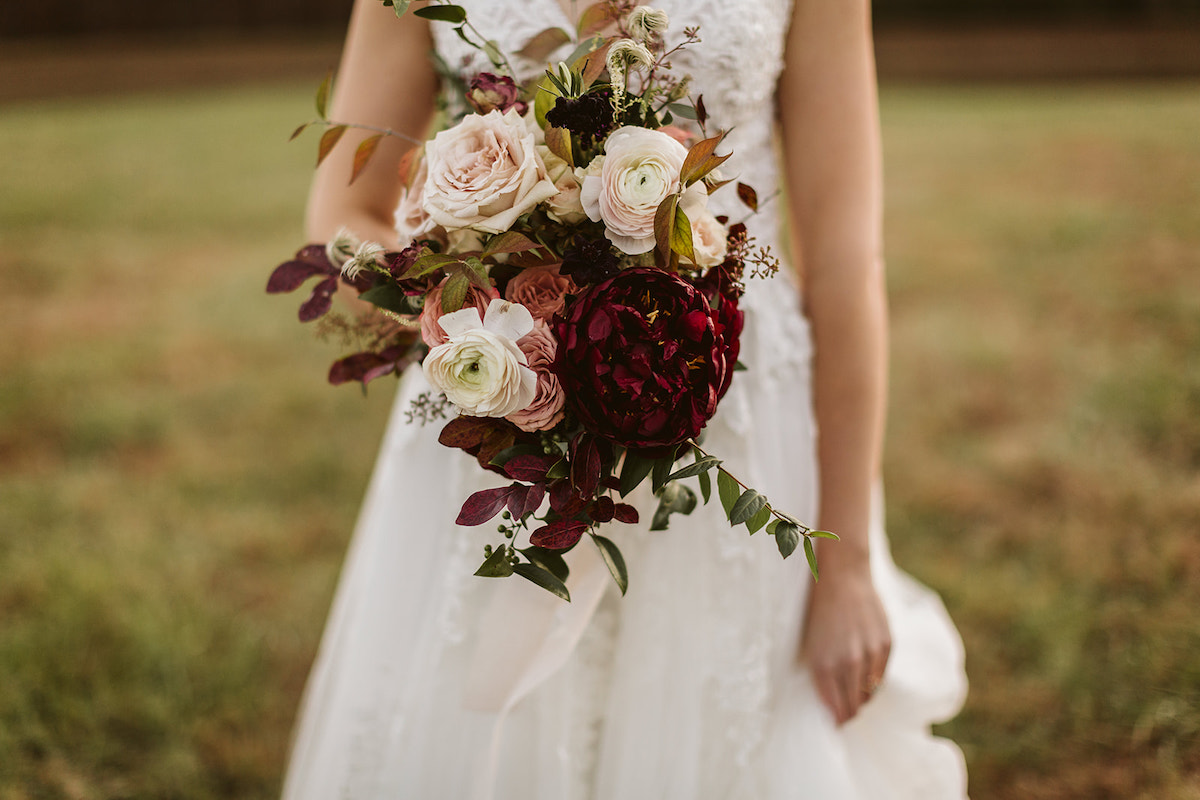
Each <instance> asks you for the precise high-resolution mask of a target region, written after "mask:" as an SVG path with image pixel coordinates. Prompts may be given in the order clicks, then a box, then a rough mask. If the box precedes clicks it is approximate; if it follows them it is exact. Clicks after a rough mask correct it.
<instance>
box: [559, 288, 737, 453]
mask: <svg viewBox="0 0 1200 800" xmlns="http://www.w3.org/2000/svg"><path fill="white" fill-rule="evenodd" d="M717 297H718V298H719V299H718V300H717V303H716V306H715V308H714V307H710V304H709V298H708V297H707V296H706V294H705V293H704V292H701V291H699V290H697V289H696V288H695V287H693V286H692V285H691V284H690V283H688V282H687V281H685V280H684V279H683V278H681V277H679V276H678V275H676V274H674V273H669V272H664V271H662V270H659V269H654V268H649V267H640V268H634V269H627V270H624V271H622V272H621V273H619V274H618V275H617V276H616V277H614V278H610V279H609V280H606V281H604V282H603V283H600V284H597V285H596V286H593V287H591V288H589V289H586V290H584V291H583V292H582V293H581V294H580V295H578V296H577V297H576V298H575V299H574V300H573V301H572V302H571V304H570V305H569V306H568V307H567V309H566V311H565V312H564V316H562V317H559V318H558V319H557V320H556V326H555V328H556V330H555V332H556V334H557V336H558V340H559V347H558V354H557V358H556V359H555V365H554V366H555V371H557V372H558V375H559V379H560V381H561V382H562V385H563V390H564V391H565V392H566V395H567V402H568V404H569V406H570V408H571V410H572V411H574V412H575V414H576V416H577V417H578V418H579V421H580V422H581V423H582V424H583V426H584V428H586V429H587V430H589V431H592V432H593V433H596V434H598V435H600V436H603V437H605V438H606V439H609V440H611V441H613V442H616V443H617V444H620V445H624V446H626V447H631V448H638V449H647V448H661V447H667V446H671V445H675V444H678V443H679V442H682V441H684V440H686V439H690V438H692V437H694V436H696V435H697V434H699V433H700V431H701V429H703V427H704V424H705V423H706V422H708V420H709V419H710V418H711V417H712V415H713V413H714V412H715V411H716V410H717V401H718V400H720V398H721V396H722V395H723V394H724V392H725V390H726V389H728V388H729V381H730V379H731V376H732V373H733V366H734V363H735V362H736V360H737V349H738V344H737V337H738V335H739V334H740V333H741V321H742V320H741V312H740V311H738V310H737V301H736V299H735V298H732V297H725V296H721V295H718V296H717Z"/></svg>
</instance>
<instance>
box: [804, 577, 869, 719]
mask: <svg viewBox="0 0 1200 800" xmlns="http://www.w3.org/2000/svg"><path fill="white" fill-rule="evenodd" d="M831 566H832V565H831ZM891 647H892V638H891V633H890V632H889V630H888V622H887V617H886V616H885V615H884V611H883V604H882V603H881V602H880V600H879V594H878V593H877V592H876V591H875V586H874V584H873V583H872V582H871V572H870V568H869V567H868V566H866V565H865V564H863V565H861V566H859V565H856V566H845V565H840V564H839V565H837V569H831V570H828V571H827V570H822V571H821V579H820V580H819V581H817V582H816V583H815V584H814V585H813V587H812V593H811V595H810V596H809V600H808V612H807V617H806V619H805V623H804V633H803V635H802V636H801V638H800V650H799V652H798V654H797V655H798V657H799V658H801V659H803V660H804V661H806V662H807V663H808V666H809V669H810V670H811V671H812V677H813V683H814V685H815V686H816V689H817V693H818V694H819V695H820V697H821V700H822V702H824V703H825V705H826V706H827V707H828V708H829V710H830V712H831V713H832V714H833V716H834V719H836V720H837V723H838V724H839V725H841V724H843V723H845V722H846V721H848V720H850V719H851V718H853V717H854V715H855V714H857V713H858V710H859V708H860V707H861V706H862V705H863V704H864V703H866V702H867V701H868V700H869V699H870V698H871V695H872V693H873V692H874V691H875V689H876V688H877V687H878V686H879V682H880V681H881V680H882V679H883V671H884V668H885V667H886V666H887V661H888V655H889V654H890V652H891Z"/></svg>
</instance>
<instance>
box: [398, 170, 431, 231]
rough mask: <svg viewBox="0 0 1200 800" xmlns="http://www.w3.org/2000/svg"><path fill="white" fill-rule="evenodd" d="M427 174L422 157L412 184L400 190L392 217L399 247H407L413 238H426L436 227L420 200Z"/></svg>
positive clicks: (422, 197) (423, 195) (422, 195)
mask: <svg viewBox="0 0 1200 800" xmlns="http://www.w3.org/2000/svg"><path fill="white" fill-rule="evenodd" d="M427 175H428V168H427V166H426V163H425V159H424V158H422V159H421V162H420V166H418V167H417V173H416V175H414V176H413V180H412V184H411V185H409V186H406V187H404V189H403V190H402V191H401V192H400V202H399V203H398V204H397V205H396V213H395V215H394V219H395V225H396V238H397V239H399V241H400V246H401V247H407V246H408V245H409V244H410V243H411V242H412V241H414V240H415V239H424V238H427V237H428V236H429V235H430V234H432V233H433V231H434V229H435V228H437V223H435V222H434V221H433V220H432V219H430V217H429V212H427V211H426V210H425V207H424V205H423V202H422V201H423V200H424V199H425V181H426V178H427Z"/></svg>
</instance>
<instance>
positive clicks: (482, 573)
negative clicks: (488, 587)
mask: <svg viewBox="0 0 1200 800" xmlns="http://www.w3.org/2000/svg"><path fill="white" fill-rule="evenodd" d="M475 574H476V575H478V576H479V577H481V578H507V577H508V576H509V575H512V574H513V565H512V562H510V561H509V560H508V546H507V545H501V546H499V547H497V548H496V549H495V550H493V551H492V554H491V555H490V556H488V557H487V560H486V561H484V562H483V564H482V565H480V567H479V569H477V570H475Z"/></svg>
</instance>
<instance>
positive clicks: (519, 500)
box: [508, 483, 546, 519]
mask: <svg viewBox="0 0 1200 800" xmlns="http://www.w3.org/2000/svg"><path fill="white" fill-rule="evenodd" d="M545 496H546V484H544V483H535V484H533V485H531V486H522V487H521V488H520V489H515V488H514V489H513V491H512V494H511V495H509V497H508V510H509V511H511V512H512V515H513V517H515V518H516V519H520V518H521V517H523V516H525V515H526V514H530V513H532V512H534V511H537V510H538V507H540V506H541V505H542V499H543V498H545Z"/></svg>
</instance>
